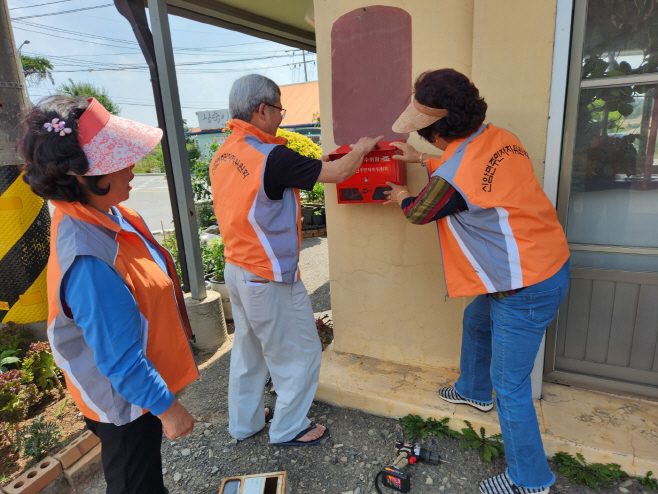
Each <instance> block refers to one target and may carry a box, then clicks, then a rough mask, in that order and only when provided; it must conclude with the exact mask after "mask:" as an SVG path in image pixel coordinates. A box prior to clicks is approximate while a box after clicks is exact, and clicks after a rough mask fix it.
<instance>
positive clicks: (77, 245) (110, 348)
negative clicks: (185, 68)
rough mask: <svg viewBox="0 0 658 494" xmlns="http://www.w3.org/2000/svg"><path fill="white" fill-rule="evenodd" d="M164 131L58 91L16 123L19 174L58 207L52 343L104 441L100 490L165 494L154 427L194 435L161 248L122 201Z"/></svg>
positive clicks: (178, 302) (185, 340)
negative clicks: (181, 399) (181, 396)
mask: <svg viewBox="0 0 658 494" xmlns="http://www.w3.org/2000/svg"><path fill="white" fill-rule="evenodd" d="M161 137H162V131H161V130H160V129H157V128H153V127H149V126H148V125H144V124H141V123H138V122H134V121H131V120H126V119H123V118H119V117H117V116H114V115H111V114H110V113H109V112H108V111H107V110H106V109H105V108H103V106H102V105H101V104H100V103H99V102H98V101H97V100H96V99H94V98H91V99H89V100H88V101H87V100H83V99H74V98H69V97H65V96H55V97H51V98H48V99H46V100H44V101H43V102H41V103H40V104H39V105H38V106H36V107H34V108H32V109H31V110H30V111H29V112H28V114H27V115H26V116H25V118H24V119H23V121H22V123H21V135H20V139H19V144H18V149H19V152H20V153H21V154H22V156H23V159H24V165H23V170H24V172H25V174H24V176H23V179H24V180H25V182H27V183H28V184H29V185H30V188H31V189H32V191H33V192H34V193H35V194H37V195H39V196H41V197H43V198H44V199H48V200H50V201H51V202H52V204H53V205H54V206H55V212H54V213H53V217H52V225H51V244H50V259H49V263H48V302H49V314H48V339H49V341H50V344H51V347H52V350H53V354H54V356H55V361H56V362H57V365H59V366H60V367H61V369H62V370H63V372H64V374H65V376H66V382H67V386H68V390H69V392H70V393H71V396H72V397H73V399H74V400H75V402H76V404H77V406H78V408H79V409H80V411H81V412H82V413H83V415H84V416H85V421H86V423H87V426H88V427H89V429H90V430H91V431H92V432H94V433H95V434H96V435H97V436H98V437H99V438H100V440H101V443H102V463H103V470H104V473H105V480H106V482H107V492H108V493H153V494H162V493H165V492H167V489H166V488H165V486H164V483H163V478H162V460H161V456H160V447H161V439H162V430H163V428H164V432H165V434H166V435H167V437H169V438H170V439H174V438H176V437H181V436H186V435H188V434H189V433H190V432H192V428H193V427H194V418H193V417H192V416H191V415H190V414H189V413H188V412H187V410H185V408H184V407H183V406H182V405H180V404H179V403H178V401H176V399H175V398H174V393H176V392H177V391H179V390H181V389H182V388H183V387H185V386H186V385H187V384H189V383H190V382H192V381H193V380H194V379H196V378H197V377H198V370H197V368H196V364H195V362H194V357H193V355H192V351H191V348H190V344H189V340H191V339H192V338H193V335H192V331H191V328H190V324H189V321H188V318H187V313H186V311H185V304H184V303H183V294H182V292H181V289H180V283H179V281H178V278H177V277H176V269H175V267H174V263H173V259H172V258H171V255H170V254H169V252H167V251H166V250H165V249H164V248H162V247H161V246H160V245H158V243H157V242H156V241H155V239H154V238H153V236H152V235H151V234H150V232H149V230H148V228H147V226H146V224H145V223H144V220H143V219H142V218H141V216H139V214H137V213H136V212H135V211H132V210H131V209H128V208H126V207H124V206H121V205H120V203H121V202H123V201H125V200H126V199H128V197H129V195H130V189H131V187H130V181H131V180H132V178H133V176H134V175H133V173H132V169H133V167H134V166H135V163H136V162H137V161H139V160H140V159H142V158H143V157H144V156H146V155H147V154H148V153H149V152H151V151H152V150H153V149H154V148H155V146H156V145H157V143H158V142H159V141H160V139H161Z"/></svg>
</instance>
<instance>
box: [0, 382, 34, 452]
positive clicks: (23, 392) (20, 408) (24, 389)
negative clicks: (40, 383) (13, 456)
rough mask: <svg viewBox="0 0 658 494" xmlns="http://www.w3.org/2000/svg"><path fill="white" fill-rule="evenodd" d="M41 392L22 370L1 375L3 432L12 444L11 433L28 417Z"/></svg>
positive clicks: (0, 395)
mask: <svg viewBox="0 0 658 494" xmlns="http://www.w3.org/2000/svg"><path fill="white" fill-rule="evenodd" d="M38 393H39V390H38V389H37V387H36V385H34V383H32V382H30V379H29V378H27V377H26V375H25V373H24V372H23V371H22V370H16V369H14V370H10V371H9V372H4V373H2V374H0V423H2V425H3V427H2V432H3V434H4V435H5V437H6V438H7V440H8V441H9V442H10V443H11V442H12V438H11V435H10V431H11V430H13V429H14V428H15V426H16V424H17V423H18V422H20V421H21V420H23V419H24V418H25V416H26V415H27V410H28V408H29V407H30V406H31V405H33V404H34V403H35V402H36V401H37V397H38Z"/></svg>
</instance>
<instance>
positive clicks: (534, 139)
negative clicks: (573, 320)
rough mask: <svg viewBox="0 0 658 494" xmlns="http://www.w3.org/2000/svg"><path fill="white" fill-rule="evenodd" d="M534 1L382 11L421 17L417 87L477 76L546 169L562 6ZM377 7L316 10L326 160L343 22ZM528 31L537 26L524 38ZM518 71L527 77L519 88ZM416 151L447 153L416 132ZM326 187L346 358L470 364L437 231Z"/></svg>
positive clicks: (338, 3)
mask: <svg viewBox="0 0 658 494" xmlns="http://www.w3.org/2000/svg"><path fill="white" fill-rule="evenodd" d="M522 3H523V2H522ZM527 3H528V4H530V5H532V7H531V6H530V5H529V6H523V5H519V2H515V1H513V0H509V1H499V0H496V1H492V0H467V1H464V0H445V1H437V2H426V1H421V0H408V1H396V2H380V3H378V5H388V6H394V7H398V8H401V9H404V10H406V11H407V12H408V13H409V14H410V15H411V17H412V45H413V60H412V73H413V74H412V77H413V78H414V79H415V77H416V76H417V75H419V74H420V73H422V72H423V71H425V70H431V69H436V68H441V67H452V68H454V69H456V70H459V71H461V72H463V73H465V74H466V75H468V76H472V77H477V79H476V80H475V82H476V83H477V84H478V86H479V87H480V89H481V90H482V92H483V94H484V96H485V97H486V99H487V102H488V103H489V105H490V108H491V111H490V112H489V116H488V121H492V122H495V123H496V124H499V125H502V126H506V127H508V128H510V129H511V130H513V131H516V133H517V135H518V136H519V137H520V138H521V140H522V142H524V143H525V144H526V146H527V147H528V151H529V153H530V155H531V157H532V158H533V160H534V161H535V164H536V165H537V163H539V164H540V165H541V157H543V154H544V153H543V151H544V150H543V147H544V146H545V138H546V119H547V115H548V89H549V84H550V67H551V57H552V32H553V30H554V15H555V12H554V11H555V1H554V0H551V1H548V2H539V3H541V4H544V3H546V4H548V6H546V5H541V6H540V5H535V4H537V2H527ZM369 5H370V3H368V2H359V1H354V0H316V1H315V19H316V39H317V47H318V50H317V51H318V74H319V81H320V114H321V116H322V119H323V124H324V125H323V127H322V132H323V134H322V142H323V150H324V152H325V153H327V152H330V151H332V150H333V149H334V147H335V142H334V136H333V130H332V125H327V124H325V122H327V123H330V122H332V94H331V81H332V73H331V70H332V66H331V29H332V25H333V23H334V22H335V21H336V19H338V18H339V17H340V16H342V15H343V14H345V13H347V12H350V11H352V10H354V9H357V8H359V7H367V6H369ZM517 24H522V25H526V24H527V25H528V27H527V28H523V29H518V30H517V31H515V29H517V28H518V26H517ZM474 30H475V31H476V32H474ZM528 33H531V35H529V34H528ZM538 33H539V35H538ZM519 45H524V46H519ZM476 64H479V65H478V66H476ZM499 64H503V65H504V66H503V67H501V66H499ZM526 67H527V68H526ZM393 70H395V67H394V66H389V67H385V68H383V70H382V76H384V77H385V74H386V71H393ZM517 73H518V74H520V76H519V77H517V78H516V79H513V77H514V76H515V74H517ZM337 76H338V75H337ZM340 77H349V74H340ZM511 79H513V80H511ZM517 95H519V96H522V97H518V96H517ZM382 104H383V105H385V104H386V101H382ZM364 111H367V109H366V108H364ZM510 123H512V124H513V125H510ZM526 141H527V142H526ZM409 142H410V143H411V144H413V145H414V146H416V147H417V148H418V149H421V150H423V151H434V152H436V149H435V148H433V147H432V146H430V145H429V144H427V143H421V142H420V140H419V139H418V136H417V135H416V134H412V136H411V138H410V140H409ZM537 169H542V170H543V167H541V168H537ZM407 177H408V184H409V187H408V188H409V190H410V191H411V192H412V193H417V192H419V191H420V190H421V189H422V187H423V186H424V184H425V183H426V182H427V172H426V171H425V169H424V168H421V167H420V165H414V164H412V165H409V167H408V175H407ZM325 190H326V203H327V222H328V232H329V234H328V235H329V239H328V242H329V267H330V271H329V274H330V280H331V302H332V309H333V317H334V325H335V344H334V349H335V350H336V351H339V352H348V353H354V354H360V355H366V356H371V357H375V358H381V359H385V360H392V361H396V362H402V363H406V364H412V365H413V364H421V365H427V366H433V367H453V368H456V367H458V366H459V350H460V344H461V319H462V313H463V309H464V307H465V305H466V304H467V303H468V302H469V301H470V300H468V299H446V289H445V281H444V277H443V269H442V267H441V255H440V247H439V242H438V235H437V231H436V227H435V225H434V224H432V225H426V226H413V225H411V224H410V223H408V222H407V221H406V220H405V219H404V217H403V216H402V214H401V212H400V211H399V209H398V208H397V207H396V206H383V205H381V204H373V205H365V204H355V205H354V204H350V205H346V204H341V205H338V204H337V202H336V192H335V187H334V186H332V185H327V186H326V188H325Z"/></svg>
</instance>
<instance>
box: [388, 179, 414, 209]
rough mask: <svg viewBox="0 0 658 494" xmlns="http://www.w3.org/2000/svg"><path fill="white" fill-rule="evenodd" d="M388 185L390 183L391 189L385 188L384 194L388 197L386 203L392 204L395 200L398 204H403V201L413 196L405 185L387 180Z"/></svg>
mask: <svg viewBox="0 0 658 494" xmlns="http://www.w3.org/2000/svg"><path fill="white" fill-rule="evenodd" d="M386 185H388V186H389V187H390V188H391V190H385V191H384V195H385V196H386V198H387V199H388V201H386V202H385V203H384V204H391V203H394V202H397V203H398V204H402V201H403V200H404V199H405V198H406V197H409V196H411V194H409V191H408V190H407V189H406V188H405V187H406V186H405V185H395V184H394V183H392V182H386Z"/></svg>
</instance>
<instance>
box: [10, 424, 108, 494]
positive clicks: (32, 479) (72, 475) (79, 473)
mask: <svg viewBox="0 0 658 494" xmlns="http://www.w3.org/2000/svg"><path fill="white" fill-rule="evenodd" d="M100 468H101V444H100V439H98V437H97V436H95V435H94V434H93V433H92V432H91V431H86V432H84V433H83V434H82V435H81V436H79V437H78V438H76V439H74V440H73V442H72V443H71V444H69V445H68V446H67V447H66V448H64V449H63V450H61V451H60V452H58V453H56V454H54V455H53V456H47V457H46V458H44V459H43V460H41V461H40V462H39V463H37V464H36V465H35V466H34V467H31V468H28V469H27V470H25V471H24V472H23V473H22V474H21V475H19V476H18V477H17V478H15V479H14V480H12V481H11V482H9V483H8V484H6V485H4V486H2V488H0V493H4V494H36V493H38V492H41V491H42V490H43V489H45V488H46V487H48V486H50V485H51V484H54V483H59V484H60V486H58V488H57V489H56V492H63V491H62V489H61V487H62V486H61V484H62V482H61V479H62V478H65V479H66V481H67V482H68V484H69V485H70V487H71V489H75V488H77V487H79V486H80V484H81V483H82V482H84V481H85V480H87V479H88V478H89V477H91V476H92V475H95V474H96V473H97V472H98V471H100ZM49 492H50V491H49Z"/></svg>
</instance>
